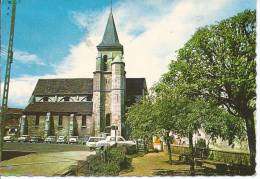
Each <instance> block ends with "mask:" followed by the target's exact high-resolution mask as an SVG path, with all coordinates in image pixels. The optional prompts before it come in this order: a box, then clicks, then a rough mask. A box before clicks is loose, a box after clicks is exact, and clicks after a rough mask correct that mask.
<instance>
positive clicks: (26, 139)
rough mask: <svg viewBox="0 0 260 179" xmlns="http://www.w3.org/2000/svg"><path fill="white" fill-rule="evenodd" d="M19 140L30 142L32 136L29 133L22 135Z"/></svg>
mask: <svg viewBox="0 0 260 179" xmlns="http://www.w3.org/2000/svg"><path fill="white" fill-rule="evenodd" d="M17 141H18V142H29V141H30V136H29V135H21V136H20V137H18V139H17Z"/></svg>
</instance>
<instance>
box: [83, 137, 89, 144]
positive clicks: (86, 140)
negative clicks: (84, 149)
mask: <svg viewBox="0 0 260 179" xmlns="http://www.w3.org/2000/svg"><path fill="white" fill-rule="evenodd" d="M89 138H90V136H85V137H83V138H82V142H81V143H82V144H83V145H86V143H87V142H88V139H89Z"/></svg>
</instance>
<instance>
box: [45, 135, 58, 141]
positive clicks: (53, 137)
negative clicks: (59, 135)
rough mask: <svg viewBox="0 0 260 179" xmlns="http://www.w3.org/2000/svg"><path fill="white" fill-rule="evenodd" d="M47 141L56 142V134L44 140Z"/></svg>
mask: <svg viewBox="0 0 260 179" xmlns="http://www.w3.org/2000/svg"><path fill="white" fill-rule="evenodd" d="M44 142H45V143H55V142H56V136H48V137H46V138H45V140H44Z"/></svg>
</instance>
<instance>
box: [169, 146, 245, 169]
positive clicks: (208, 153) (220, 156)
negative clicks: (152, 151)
mask: <svg viewBox="0 0 260 179" xmlns="http://www.w3.org/2000/svg"><path fill="white" fill-rule="evenodd" d="M171 148H172V152H173V154H179V155H183V154H189V153H190V149H189V147H188V146H181V145H172V146H171ZM194 149H195V157H199V158H205V159H209V160H214V161H218V162H224V163H228V164H238V165H249V161H250V160H249V153H246V152H233V151H224V150H213V149H201V148H194Z"/></svg>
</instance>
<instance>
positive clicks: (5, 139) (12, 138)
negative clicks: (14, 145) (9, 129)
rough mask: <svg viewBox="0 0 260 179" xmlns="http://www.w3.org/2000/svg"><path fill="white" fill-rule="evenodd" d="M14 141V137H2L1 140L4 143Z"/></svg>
mask: <svg viewBox="0 0 260 179" xmlns="http://www.w3.org/2000/svg"><path fill="white" fill-rule="evenodd" d="M15 139H16V137H15V136H14V135H7V136H4V138H3V140H4V142H14V141H15Z"/></svg>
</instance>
